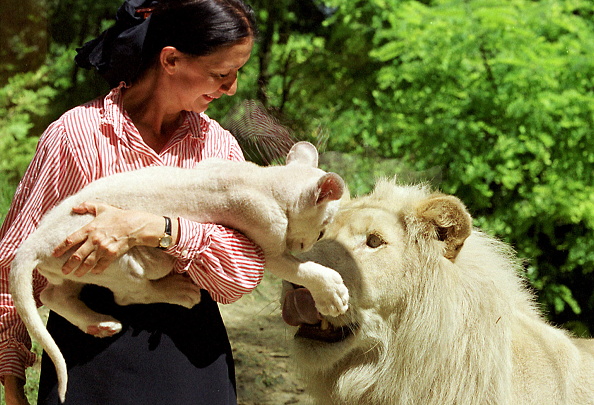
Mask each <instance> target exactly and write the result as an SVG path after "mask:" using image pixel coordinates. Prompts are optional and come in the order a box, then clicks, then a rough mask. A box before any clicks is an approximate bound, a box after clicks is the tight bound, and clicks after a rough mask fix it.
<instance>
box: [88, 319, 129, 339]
mask: <svg viewBox="0 0 594 405" xmlns="http://www.w3.org/2000/svg"><path fill="white" fill-rule="evenodd" d="M121 330H122V324H121V323H119V322H117V321H105V322H100V323H98V324H94V325H88V326H87V330H86V331H85V332H86V333H88V334H89V335H93V336H95V337H101V338H103V337H110V336H113V335H115V334H116V333H119V332H120V331H121Z"/></svg>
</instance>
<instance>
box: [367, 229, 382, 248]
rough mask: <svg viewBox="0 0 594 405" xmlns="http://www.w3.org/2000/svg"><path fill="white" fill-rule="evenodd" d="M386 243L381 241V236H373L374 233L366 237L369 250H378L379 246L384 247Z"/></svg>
mask: <svg viewBox="0 0 594 405" xmlns="http://www.w3.org/2000/svg"><path fill="white" fill-rule="evenodd" d="M385 243H386V242H385V241H384V240H383V239H382V237H381V236H379V235H377V234H375V233H371V234H369V235H367V242H366V244H367V246H369V247H370V248H373V249H375V248H378V247H380V246H381V245H384V244H385Z"/></svg>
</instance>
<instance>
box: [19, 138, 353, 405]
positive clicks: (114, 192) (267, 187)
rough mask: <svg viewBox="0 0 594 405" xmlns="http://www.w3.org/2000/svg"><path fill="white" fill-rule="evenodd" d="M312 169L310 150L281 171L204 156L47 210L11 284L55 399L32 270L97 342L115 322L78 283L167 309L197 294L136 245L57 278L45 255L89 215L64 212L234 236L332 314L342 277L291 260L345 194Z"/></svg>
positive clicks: (341, 294)
mask: <svg viewBox="0 0 594 405" xmlns="http://www.w3.org/2000/svg"><path fill="white" fill-rule="evenodd" d="M317 164H318V153H317V150H316V149H315V147H314V146H313V145H312V144H310V143H307V142H299V143H297V144H295V146H293V148H292V149H291V151H290V152H289V154H288V156H287V164H286V165H285V166H269V167H260V166H257V165H255V164H253V163H249V162H231V161H226V160H222V159H207V160H204V161H203V162H200V163H199V164H198V165H197V166H196V167H195V168H194V169H180V168H173V167H149V168H144V169H140V170H136V171H131V172H126V173H120V174H116V175H113V176H109V177H105V178H102V179H100V180H97V181H95V182H93V183H91V184H89V185H88V186H87V187H85V188H84V189H83V190H81V191H80V192H79V193H77V194H75V195H73V196H71V197H69V198H67V199H65V200H64V201H63V202H62V203H60V204H59V205H58V206H57V207H55V208H54V209H52V210H51V211H50V212H49V213H48V214H47V215H46V216H45V217H44V218H43V220H42V221H41V223H40V224H39V227H38V228H37V230H36V231H35V232H34V233H33V234H31V235H30V236H29V238H28V239H27V240H25V241H24V242H23V244H22V245H21V246H20V248H19V249H18V251H17V254H16V257H15V259H14V261H13V263H12V269H11V273H10V285H11V294H12V297H13V299H14V303H15V307H16V309H17V311H18V313H19V315H20V316H21V318H22V319H23V322H24V323H25V325H26V326H27V329H28V330H29V333H30V334H31V335H32V336H33V338H35V339H36V340H37V341H39V342H40V344H41V345H42V346H43V348H44V349H45V350H46V351H47V353H48V354H49V356H50V357H51V359H52V360H53V362H54V364H55V365H56V370H57V372H58V380H59V387H60V388H59V393H60V398H61V400H62V401H63V400H64V398H65V395H66V384H67V371H66V364H65V361H64V357H63V356H62V354H61V352H60V350H59V349H58V347H57V346H56V344H55V342H54V341H53V339H52V337H51V336H50V334H49V333H48V332H47V329H45V326H44V325H43V323H42V321H41V318H40V317H39V315H38V313H37V310H36V305H35V301H34V298H33V294H32V272H33V270H34V269H35V268H37V269H38V271H39V272H40V273H41V274H42V275H43V276H45V277H46V278H47V280H48V286H47V287H46V288H45V290H44V291H43V292H42V294H41V301H42V302H43V303H44V304H45V305H46V306H47V307H49V308H50V309H51V310H53V311H55V312H57V313H58V314H60V315H61V316H63V317H64V318H66V319H67V320H68V321H70V322H71V323H72V324H74V325H76V326H78V327H79V328H80V329H81V330H82V331H84V332H87V333H90V334H93V335H96V336H99V337H103V336H111V335H113V334H115V333H118V332H119V331H120V330H121V328H122V325H121V324H120V322H119V321H117V320H116V319H114V318H112V317H110V316H107V315H103V314H99V313H96V312H94V311H92V310H91V309H89V308H88V307H87V306H86V305H85V304H84V303H83V302H82V301H80V300H79V298H78V295H79V292H80V290H81V289H82V287H83V285H85V284H96V285H100V286H103V287H106V288H109V289H110V290H111V291H112V292H113V293H114V298H115V301H116V302H117V303H118V304H120V305H129V304H140V303H155V302H166V303H173V304H179V305H183V306H185V307H192V306H194V305H195V304H197V303H198V302H199V301H200V292H199V289H198V288H196V287H195V286H193V284H191V282H190V281H189V280H188V278H187V277H184V276H182V275H175V274H174V275H171V274H170V273H171V270H172V267H173V264H172V263H173V262H172V258H171V256H169V255H167V254H166V253H165V252H164V251H162V250H159V249H157V248H149V247H135V248H133V249H131V250H130V251H129V252H128V253H126V254H125V255H123V256H122V257H121V258H119V259H118V260H116V261H115V262H114V263H113V264H111V265H110V266H109V267H108V268H107V269H106V270H105V271H104V272H103V273H102V274H87V275H84V276H82V277H77V276H75V275H74V273H71V274H69V275H64V274H63V273H62V271H61V267H62V265H63V263H64V261H65V259H64V258H55V257H53V256H52V254H51V253H52V250H53V248H54V247H55V245H56V244H57V243H59V242H60V241H62V240H64V239H65V238H66V237H67V236H68V235H69V234H71V233H72V232H74V231H76V230H77V229H79V228H81V227H82V226H84V225H85V224H86V223H88V222H90V221H91V220H92V218H93V217H92V216H90V215H76V214H73V213H72V208H73V207H74V206H77V205H79V204H81V203H82V202H84V201H89V200H99V201H103V202H105V203H108V204H111V205H114V206H116V207H119V208H123V209H136V210H144V211H148V212H153V213H155V214H160V215H167V216H170V217H173V218H176V217H183V218H186V219H190V220H193V221H197V222H203V223H206V222H208V223H216V224H221V225H224V226H227V227H230V228H234V229H237V230H239V231H241V232H242V233H244V234H245V235H246V236H247V237H249V238H250V239H251V240H253V241H254V242H255V243H256V244H257V245H259V246H260V247H261V248H262V250H263V252H264V255H265V259H266V269H267V270H269V271H270V272H272V273H273V274H275V275H277V276H279V277H281V278H283V279H285V280H287V281H290V282H292V283H294V284H298V285H303V286H305V287H307V288H308V289H309V290H310V291H311V293H312V294H313V297H314V300H315V302H316V305H317V308H318V310H319V311H320V312H321V313H322V314H326V315H334V316H336V315H339V314H342V313H344V312H345V311H346V310H347V306H348V291H347V289H346V287H345V285H344V284H343V281H342V278H341V276H340V275H339V274H338V273H337V272H336V271H334V270H332V269H329V268H327V267H324V266H321V265H319V264H316V263H314V262H302V261H299V260H298V259H296V258H295V257H294V256H293V255H292V254H291V253H292V252H303V251H305V250H308V249H309V248H310V247H311V246H312V245H313V244H314V243H315V242H316V241H317V240H318V239H319V236H320V234H321V233H323V231H324V228H325V227H326V225H327V224H328V223H329V222H330V221H331V219H332V217H333V215H334V213H335V211H336V209H337V205H338V201H337V200H338V199H340V197H341V196H342V194H343V191H344V182H343V180H342V179H341V178H340V177H339V176H338V175H337V174H334V173H326V172H324V171H322V170H320V169H318V168H317ZM65 256H67V255H65Z"/></svg>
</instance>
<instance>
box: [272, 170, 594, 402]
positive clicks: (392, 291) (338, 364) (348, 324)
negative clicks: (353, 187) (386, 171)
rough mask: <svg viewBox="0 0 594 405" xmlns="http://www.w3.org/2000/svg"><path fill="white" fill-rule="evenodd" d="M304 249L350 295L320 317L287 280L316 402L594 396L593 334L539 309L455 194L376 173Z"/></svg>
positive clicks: (287, 303) (510, 259)
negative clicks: (582, 335)
mask: <svg viewBox="0 0 594 405" xmlns="http://www.w3.org/2000/svg"><path fill="white" fill-rule="evenodd" d="M306 256H307V258H308V259H310V260H314V261H317V262H319V263H321V264H324V265H326V266H329V267H331V268H333V269H336V270H337V271H338V272H339V273H340V274H341V275H342V277H343V279H344V281H345V284H346V285H347V287H348V288H349V292H350V296H351V301H350V302H351V304H350V308H349V310H348V311H347V313H346V314H345V315H341V316H338V317H322V316H320V315H319V314H318V313H317V311H315V309H314V308H313V306H312V300H311V297H310V296H309V294H308V293H307V290H305V289H303V288H297V289H290V290H288V291H285V299H284V303H283V316H284V318H285V320H286V321H287V322H288V323H289V324H292V325H300V326H299V330H298V331H297V334H296V337H295V358H296V360H297V362H298V365H299V368H300V369H301V372H302V374H303V376H304V378H305V382H306V386H307V388H308V390H309V392H310V393H311V395H312V396H313V397H314V398H315V400H316V401H317V403H318V404H320V405H394V404H411V405H412V404H414V405H429V404H436V405H449V404H456V405H478V404H481V405H482V404H493V405H505V404H509V405H517V404H538V405H544V404H568V405H569V404H571V405H578V404H579V405H583V404H594V340H591V339H590V340H587V339H576V338H572V337H570V336H569V334H568V333H566V332H564V331H562V330H560V329H557V328H555V327H553V326H551V325H549V324H548V323H547V322H546V321H545V320H543V317H542V316H541V315H540V314H539V311H538V310H537V308H536V306H535V304H534V302H533V297H532V295H531V293H530V292H529V291H528V289H527V288H526V287H525V283H524V281H523V280H522V278H521V277H520V276H519V275H518V273H519V270H520V268H521V266H520V263H519V261H518V260H517V259H516V258H515V256H514V253H513V251H512V250H511V248H510V247H508V246H507V245H505V244H504V243H502V242H499V241H497V240H495V239H493V238H491V237H489V236H487V235H485V234H483V233H481V232H479V231H476V230H474V231H473V230H472V225H471V217H470V215H469V214H468V212H467V210H466V208H465V207H464V205H463V204H462V203H461V202H460V200H458V199H457V198H455V197H453V196H448V195H443V194H435V193H431V192H430V190H428V189H427V188H425V187H404V186H397V185H396V184H395V183H393V182H387V181H382V182H379V184H378V185H377V187H376V189H375V191H374V192H373V193H372V194H371V195H369V196H364V197H360V198H357V199H353V200H351V201H350V202H347V203H345V204H344V205H343V207H342V208H341V210H340V211H339V214H338V215H337V217H336V219H335V222H334V223H333V224H332V226H331V227H330V228H329V229H328V230H327V232H326V235H325V236H324V238H323V239H322V240H321V241H320V242H319V243H318V244H317V245H315V246H314V249H313V250H312V251H311V252H310V253H309V254H307V255H306ZM320 320H321V321H320ZM312 324H315V325H312Z"/></svg>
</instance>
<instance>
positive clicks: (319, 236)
mask: <svg viewBox="0 0 594 405" xmlns="http://www.w3.org/2000/svg"><path fill="white" fill-rule="evenodd" d="M323 237H324V231H320V234H319V235H318V240H320V239H322V238H323Z"/></svg>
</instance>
